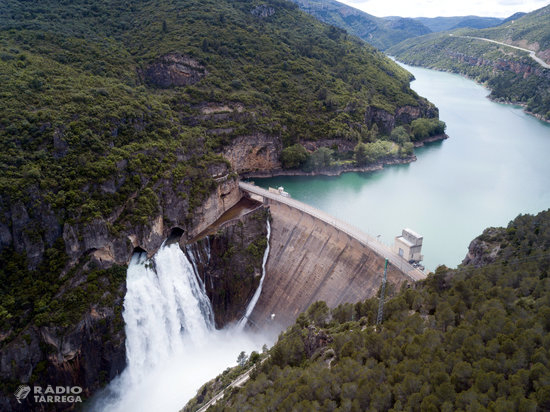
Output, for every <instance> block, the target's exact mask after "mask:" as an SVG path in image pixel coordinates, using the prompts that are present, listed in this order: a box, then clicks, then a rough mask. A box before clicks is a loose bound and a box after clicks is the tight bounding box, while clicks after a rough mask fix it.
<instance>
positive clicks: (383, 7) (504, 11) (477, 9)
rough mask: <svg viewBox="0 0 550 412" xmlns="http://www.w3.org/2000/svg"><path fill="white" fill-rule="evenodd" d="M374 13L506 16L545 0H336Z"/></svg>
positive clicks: (540, 4) (545, 0)
mask: <svg viewBox="0 0 550 412" xmlns="http://www.w3.org/2000/svg"><path fill="white" fill-rule="evenodd" d="M338 1H340V2H341V3H345V4H347V5H349V6H352V7H355V8H356V9H359V10H363V11H364V12H367V13H369V14H372V15H374V16H378V17H385V16H401V17H437V16H468V15H475V16H491V17H508V16H511V15H512V14H514V13H516V12H518V11H524V12H530V11H533V10H536V9H540V8H541V7H544V6H546V5H547V4H548V3H549V1H548V0H338Z"/></svg>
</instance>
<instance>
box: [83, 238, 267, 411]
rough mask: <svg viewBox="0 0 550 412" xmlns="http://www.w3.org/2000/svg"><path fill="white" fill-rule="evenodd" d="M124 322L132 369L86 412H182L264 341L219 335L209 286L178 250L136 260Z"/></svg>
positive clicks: (165, 248)
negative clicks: (207, 290) (207, 384)
mask: <svg viewBox="0 0 550 412" xmlns="http://www.w3.org/2000/svg"><path fill="white" fill-rule="evenodd" d="M126 284H127V292H126V296H125V298H124V310H123V318H124V321H125V324H126V326H125V331H126V358H127V367H126V369H125V370H124V372H123V373H122V374H121V375H120V376H119V377H117V378H116V379H114V380H113V381H112V382H111V383H110V384H109V386H108V387H107V388H106V389H105V390H104V391H102V392H101V393H98V395H97V396H96V397H95V398H94V399H92V400H91V401H90V402H89V404H88V405H87V407H86V409H87V410H89V411H94V412H95V411H104V412H107V411H108V412H111V411H120V412H124V411H130V410H131V411H138V412H139V411H152V410H163V411H179V410H180V409H181V408H183V406H184V405H185V403H186V402H187V401H188V400H189V399H190V398H192V397H193V396H195V394H196V391H197V389H199V387H200V386H201V385H202V384H203V383H205V382H207V381H208V380H209V379H212V378H213V377H215V376H216V375H217V374H219V373H221V372H222V371H223V370H224V369H225V368H227V367H228V366H231V365H234V364H235V363H236V359H237V355H238V354H239V353H240V351H243V350H244V351H245V352H250V351H252V350H258V348H260V347H261V345H262V344H263V343H265V340H264V337H261V336H259V335H258V336H252V335H250V334H249V333H248V334H246V333H244V332H241V331H240V330H236V329H235V328H229V329H224V330H216V329H215V325H214V315H213V311H212V306H211V304H210V301H209V299H208V297H207V295H206V293H205V291H204V285H203V284H202V281H201V280H200V279H199V277H198V276H197V275H196V274H195V270H194V268H193V264H192V263H191V262H190V261H189V260H188V259H187V257H186V256H185V254H184V253H183V251H182V250H181V249H180V247H179V245H178V243H177V242H175V243H172V244H170V245H168V244H167V245H163V246H162V247H161V249H160V250H159V251H158V252H157V253H156V255H155V256H154V258H152V259H147V256H146V254H145V253H136V254H134V256H133V257H132V259H131V261H130V264H129V266H128V272H127V279H126Z"/></svg>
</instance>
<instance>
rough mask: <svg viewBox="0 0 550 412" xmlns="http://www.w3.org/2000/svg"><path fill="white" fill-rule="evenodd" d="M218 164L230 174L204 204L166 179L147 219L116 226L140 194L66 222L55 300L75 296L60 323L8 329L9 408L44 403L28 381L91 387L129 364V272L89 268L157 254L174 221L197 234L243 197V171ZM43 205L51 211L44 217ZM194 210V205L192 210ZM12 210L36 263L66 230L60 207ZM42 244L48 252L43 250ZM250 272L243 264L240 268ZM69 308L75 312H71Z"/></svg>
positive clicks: (0, 354)
mask: <svg viewBox="0 0 550 412" xmlns="http://www.w3.org/2000/svg"><path fill="white" fill-rule="evenodd" d="M210 172H211V173H212V174H216V175H218V174H222V173H225V175H223V176H221V177H219V178H218V182H217V184H216V187H215V188H213V190H211V191H210V194H209V195H208V196H207V197H206V198H205V199H204V200H203V201H202V202H201V203H200V206H197V207H192V206H191V200H190V199H188V198H182V197H181V196H180V195H179V193H181V192H183V186H182V187H180V185H183V183H179V182H174V181H173V180H172V179H163V180H160V181H159V182H158V183H157V185H156V187H155V192H153V191H151V192H150V193H149V194H151V193H152V195H151V196H152V198H153V199H155V202H156V210H157V212H156V213H154V214H153V215H152V216H149V217H147V220H146V221H143V222H142V221H136V222H135V223H134V224H129V223H130V222H126V223H127V224H125V225H120V226H119V228H118V229H117V230H114V228H113V223H114V222H117V221H119V219H121V218H123V217H124V210H125V207H135V205H134V206H132V205H131V203H130V202H132V201H134V198H135V197H136V196H137V195H136V196H134V197H133V198H132V197H131V198H130V199H128V202H127V203H126V204H125V205H123V206H122V207H120V208H118V209H116V210H113V212H112V214H111V215H109V216H107V217H105V218H96V219H94V220H92V221H90V222H81V223H74V222H66V223H65V225H64V227H63V231H62V236H63V240H64V244H65V249H66V253H67V255H68V257H69V262H68V264H67V266H66V268H65V270H64V271H63V273H61V274H60V276H64V275H65V274H67V273H68V271H69V270H72V271H71V274H70V276H69V277H68V279H67V281H66V282H65V283H64V284H63V286H62V288H61V290H60V291H59V292H58V293H57V294H56V296H55V299H54V300H55V301H56V302H57V303H55V305H58V306H60V307H64V306H63V305H65V304H66V303H67V302H69V305H68V306H67V307H66V308H65V309H64V311H61V312H62V314H61V316H62V317H61V318H60V319H57V320H56V321H55V323H54V324H55V327H54V326H53V324H52V325H50V319H47V318H44V319H41V320H40V321H38V319H37V317H36V318H34V319H33V321H32V322H31V323H30V324H29V325H28V326H26V327H25V328H24V329H23V330H22V331H17V335H16V336H15V335H14V333H15V332H14V331H13V330H10V331H7V332H6V333H5V334H2V342H1V343H2V345H3V346H2V350H1V351H0V379H1V380H2V381H3V382H10V384H9V385H8V386H6V387H4V388H2V394H1V395H0V409H1V410H5V411H10V410H22V411H23V410H29V409H31V410H40V409H36V408H34V405H33V406H32V407H31V406H29V405H30V404H23V405H24V406H20V405H19V404H18V403H17V402H16V399H15V397H13V391H15V389H16V388H17V386H18V385H20V384H33V383H35V384H37V385H42V386H46V385H47V384H56V385H64V386H75V385H76V386H81V387H83V388H85V391H86V392H85V393H84V395H89V394H91V393H92V392H93V391H95V390H97V389H98V388H100V387H101V386H102V385H103V384H105V383H107V382H108V381H110V380H111V379H112V378H114V377H115V376H116V375H117V374H118V373H120V372H121V371H122V369H123V368H124V366H125V348H124V340H125V336H124V328H123V325H124V322H123V320H122V302H123V298H124V294H125V282H124V275H122V277H121V276H119V277H118V278H116V279H115V281H116V283H113V282H111V281H112V280H113V279H111V280H110V279H109V276H108V275H94V276H96V278H95V280H93V281H92V280H90V278H89V277H88V275H89V274H90V273H91V271H92V270H94V269H102V268H103V269H106V268H111V267H114V266H113V265H115V264H118V265H122V266H125V265H126V264H127V263H128V261H129V259H130V258H131V256H132V253H133V251H134V249H135V248H140V249H144V250H146V251H147V252H149V254H153V253H154V252H155V251H156V250H157V249H158V248H159V247H160V245H161V243H162V242H163V241H164V239H166V238H167V237H168V236H170V234H172V233H173V231H174V229H176V231H179V233H180V234H181V233H182V232H183V233H185V236H187V237H192V236H194V235H196V234H197V233H199V232H201V231H202V230H203V229H204V228H205V227H206V226H208V225H209V224H211V223H212V222H214V221H215V220H216V219H217V218H218V217H219V216H220V215H222V214H223V213H224V212H225V211H226V210H227V209H229V208H231V206H233V205H234V204H235V203H236V202H237V201H238V200H239V199H240V197H241V194H240V191H239V188H238V182H237V179H236V178H233V177H228V176H227V172H228V171H227V166H226V165H225V164H224V163H222V164H221V165H220V166H219V167H213V168H212V170H211V171H210ZM115 187H116V186H115ZM145 194H147V192H146V191H145ZM140 196H144V194H143V193H142V194H141V195H140ZM139 199H140V198H139V197H138V198H137V200H139ZM35 205H36V206H35ZM39 211H42V213H43V214H42V215H41V216H40V217H36V216H35V214H36V213H38V212H39ZM191 211H193V212H194V213H193V214H191V213H190V212H191ZM11 212H12V213H11V215H10V216H8V218H9V219H5V220H4V222H5V221H8V222H10V224H9V225H8V224H6V223H4V222H3V223H2V226H1V227H0V235H1V238H2V239H3V240H2V241H3V243H4V245H5V246H6V245H7V246H9V244H8V242H9V240H10V239H11V238H13V244H14V245H17V247H19V248H22V250H23V251H25V252H27V256H29V263H30V267H31V269H32V268H33V266H32V263H33V262H39V261H40V260H41V255H40V253H44V252H43V250H44V245H48V243H49V242H52V243H53V242H54V241H55V240H56V239H55V233H56V231H59V232H58V236H61V228H60V227H59V226H60V225H59V223H57V220H56V219H55V215H53V213H51V214H50V213H49V209H48V208H47V207H46V206H44V204H43V203H40V202H36V203H33V206H32V207H26V206H24V205H23V204H20V203H15V204H14V206H13V208H12V210H11ZM33 219H38V220H33ZM40 219H42V220H40ZM33 221H37V222H38V224H42V225H44V224H47V223H48V222H50V221H51V227H50V228H48V229H45V230H40V231H37V232H36V233H38V235H36V236H34V237H32V238H31V237H30V236H31V235H30V234H29V232H28V228H29V227H32V226H31V223H30V222H33ZM40 222H42V223H40ZM54 223H55V224H54ZM264 224H265V221H264ZM56 225H57V226H56ZM23 228H25V230H23ZM235 230H236V229H235ZM18 231H23V233H22V234H20V233H17V232H18ZM30 233H31V234H32V233H33V232H30ZM27 236H29V237H27ZM25 242H27V244H26V243H25ZM29 242H32V243H30V244H29ZM34 250H37V251H38V252H40V253H38V252H37V253H36V256H35V254H34V252H33V251H34ZM243 264H244V263H243ZM219 265H220V266H221V265H222V263H219ZM256 272H257V268H255V269H254V270H252V279H253V280H255V279H256V276H257V273H256ZM243 273H244V272H238V274H239V276H241V275H242V274H243ZM110 282H111V283H110ZM98 288H99V289H98ZM98 290H101V291H103V292H102V293H99V294H98V295H97V296H95V297H94V298H93V299H92V300H91V302H92V304H90V303H86V299H87V298H86V294H88V293H97V291H98ZM243 290H244V289H243ZM241 293H248V291H245V292H242V291H241ZM246 297H247V295H246V296H245V298H246ZM71 302H72V304H73V305H74V306H75V307H78V310H79V312H78V313H74V314H73V313H71V312H70V311H71V310H72V309H71V308H72V307H73V306H71ZM52 304H53V303H50V304H48V305H47V307H46V309H45V310H48V311H52V312H55V310H54V309H52ZM88 305H89V306H88ZM80 310H82V315H81V314H80V313H81V312H80ZM65 314H66V316H67V317H68V318H64V316H65ZM39 316H40V315H39ZM2 332H4V331H2ZM33 408H34V409H33Z"/></svg>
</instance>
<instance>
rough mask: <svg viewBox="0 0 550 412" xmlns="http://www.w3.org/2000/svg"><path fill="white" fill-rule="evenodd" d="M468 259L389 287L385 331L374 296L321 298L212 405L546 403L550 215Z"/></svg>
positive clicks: (494, 238) (469, 406) (506, 232)
mask: <svg viewBox="0 0 550 412" xmlns="http://www.w3.org/2000/svg"><path fill="white" fill-rule="evenodd" d="M479 242H484V243H485V244H486V246H487V247H484V248H482V249H478V248H477V246H475V245H477V244H479ZM470 254H471V255H476V254H477V255H478V256H477V257H478V258H479V259H477V260H476V262H477V263H476V264H474V263H473V262H474V261H472V260H471V261H470V263H469V264H464V265H463V266H461V267H459V268H458V269H456V270H449V269H447V268H446V267H444V266H441V267H439V268H438V269H437V270H436V272H435V273H434V274H432V275H430V276H429V277H428V278H427V279H426V280H425V281H422V282H419V283H416V284H414V285H410V286H407V285H405V286H404V287H403V288H402V289H401V290H400V291H398V292H395V293H393V296H392V297H391V298H390V299H388V300H387V301H386V303H385V306H384V321H383V323H382V324H381V325H380V326H376V325H375V322H376V314H377V308H378V301H377V299H375V298H373V299H369V300H366V301H364V302H359V303H357V304H355V305H352V304H346V305H342V306H339V307H337V308H335V309H333V310H329V309H328V308H327V307H326V305H324V304H323V303H322V302H318V303H316V304H314V305H313V306H312V307H310V309H308V311H307V312H306V313H305V314H302V315H300V316H299V317H298V319H297V322H296V324H295V325H294V326H292V327H290V328H289V329H288V330H287V331H286V332H284V333H283V334H281V335H280V337H279V340H278V342H277V343H276V344H275V345H274V347H273V348H271V349H270V350H269V358H268V360H266V361H265V362H264V363H263V364H261V365H257V366H256V367H255V370H254V372H253V373H252V374H251V378H250V381H248V382H247V383H246V384H245V385H244V386H243V387H241V388H238V389H236V388H233V389H231V390H230V391H228V392H227V393H226V394H225V396H224V398H223V399H222V400H221V401H218V402H217V403H216V404H215V405H214V406H212V407H211V408H210V409H209V410H214V411H217V410H220V411H221V410H228V411H233V410H235V411H237V410H238V411H243V410H289V409H292V410H319V411H322V410H327V411H329V410H352V411H354V410H356V411H365V410H372V411H382V410H477V409H489V410H525V411H537V410H548V409H549V408H550V390H549V388H550V385H549V383H550V353H549V348H550V333H549V332H550V322H549V320H550V277H549V275H550V210H548V211H545V212H541V213H540V214H538V215H536V216H530V215H524V216H521V215H520V216H519V217H517V218H516V219H515V220H514V221H512V222H510V224H509V225H508V227H507V228H492V229H488V230H486V231H485V232H484V234H483V235H481V236H480V237H479V238H477V239H476V240H475V241H474V242H472V245H471V247H470ZM489 255H490V256H489ZM472 257H473V256H470V258H472ZM203 392H207V391H206V390H205V389H204V388H203ZM195 402H196V401H193V404H195Z"/></svg>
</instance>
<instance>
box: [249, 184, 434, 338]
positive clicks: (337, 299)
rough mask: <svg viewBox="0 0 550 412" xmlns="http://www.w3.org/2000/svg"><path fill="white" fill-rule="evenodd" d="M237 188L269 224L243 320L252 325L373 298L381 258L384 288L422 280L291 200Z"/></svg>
mask: <svg viewBox="0 0 550 412" xmlns="http://www.w3.org/2000/svg"><path fill="white" fill-rule="evenodd" d="M240 185H241V190H244V191H245V194H247V195H250V194H252V195H254V196H255V199H256V200H260V198H259V196H263V203H264V205H266V206H267V207H268V208H269V211H270V214H271V219H272V220H271V238H270V247H271V250H270V253H269V257H268V260H267V264H266V277H265V280H264V284H263V290H262V293H261V295H260V298H259V300H258V302H257V304H256V307H255V308H254V311H253V312H252V313H251V315H250V316H249V319H250V321H251V323H253V324H254V325H256V326H259V327H262V326H268V325H269V324H270V323H272V324H276V325H277V326H282V327H286V326H288V325H290V324H292V323H293V322H294V320H295V319H296V317H297V316H298V315H299V314H300V313H301V312H303V311H304V310H306V309H307V308H308V307H309V305H311V304H312V303H313V302H315V301H318V300H323V301H325V302H326V303H327V304H328V306H329V307H335V306H337V305H339V304H341V303H347V302H349V303H355V302H358V301H361V300H364V299H366V298H369V297H372V296H374V295H376V293H377V291H378V289H379V288H380V286H381V284H382V278H383V274H384V261H385V258H389V260H390V264H389V265H388V273H387V278H388V282H389V283H392V284H395V285H400V284H401V283H403V282H404V281H406V280H408V281H414V280H418V279H421V278H423V277H424V274H423V273H422V272H420V271H418V270H417V269H414V268H413V267H412V266H411V265H409V264H408V263H407V262H405V261H402V259H401V258H400V257H399V256H397V255H395V254H394V253H393V252H391V251H390V250H389V249H388V248H387V247H385V246H384V245H382V244H380V243H378V242H376V240H373V239H368V238H364V237H365V236H367V237H368V235H365V234H362V233H361V232H357V233H354V232H353V231H354V230H356V229H355V228H352V227H350V228H349V230H348V228H347V227H344V226H342V225H345V224H344V223H343V222H340V221H337V220H336V219H335V218H333V217H331V216H329V215H326V214H324V213H323V212H321V211H318V210H316V209H314V208H311V207H310V206H308V205H305V204H303V203H301V202H297V201H296V200H294V199H288V198H283V196H281V197H277V196H278V195H276V194H275V195H272V194H271V193H269V194H268V193H267V191H265V190H263V189H260V188H257V187H255V186H254V187H252V188H251V187H250V186H251V185H248V184H246V183H241V184H240ZM258 189H259V190H258ZM247 190H249V191H247ZM354 235H356V236H354ZM361 236H363V238H361ZM372 242H376V243H375V244H373V243H372ZM375 247H376V249H379V250H376V249H375ZM380 248H381V249H380ZM399 259H401V261H400V260H399ZM392 260H393V262H394V263H393V262H392ZM273 315H274V316H273Z"/></svg>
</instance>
